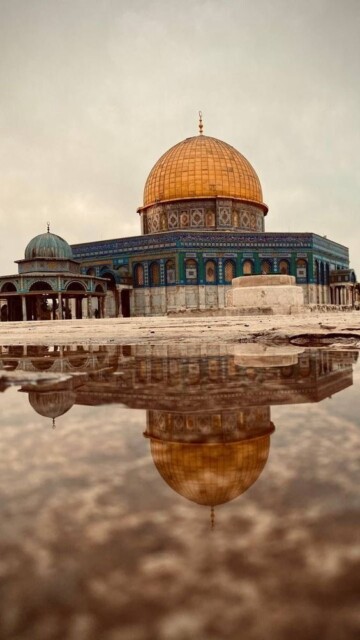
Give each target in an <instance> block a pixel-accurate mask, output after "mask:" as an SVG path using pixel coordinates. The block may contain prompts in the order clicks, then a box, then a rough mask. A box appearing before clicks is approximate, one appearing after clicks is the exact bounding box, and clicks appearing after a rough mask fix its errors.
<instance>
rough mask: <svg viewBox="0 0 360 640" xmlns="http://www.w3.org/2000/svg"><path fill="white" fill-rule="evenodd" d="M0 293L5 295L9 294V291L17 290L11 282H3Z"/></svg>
mask: <svg viewBox="0 0 360 640" xmlns="http://www.w3.org/2000/svg"><path fill="white" fill-rule="evenodd" d="M1 291H2V292H3V293H6V292H9V293H10V291H17V289H16V287H15V285H14V284H13V283H12V282H5V284H3V286H2V287H1Z"/></svg>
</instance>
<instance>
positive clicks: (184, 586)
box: [0, 344, 360, 640]
mask: <svg viewBox="0 0 360 640" xmlns="http://www.w3.org/2000/svg"><path fill="white" fill-rule="evenodd" d="M357 360H358V352H357V351H355V350H348V351H346V350H342V351H331V350H326V349H324V348H322V349H320V350H316V349H311V350H306V349H303V348H300V347H299V346H298V347H295V346H290V347H285V346H282V347H279V348H274V347H265V346H261V345H251V344H249V345H247V344H240V345H208V346H206V345H205V346H204V345H201V346H199V347H198V348H196V347H194V346H191V345H186V346H177V345H174V346H170V347H169V346H165V347H155V346H151V345H139V346H127V347H120V346H113V347H109V346H107V347H77V348H75V347H74V348H68V347H61V346H56V347H53V348H51V349H49V348H47V347H31V346H27V347H21V346H20V347H19V346H16V347H0V391H2V393H1V394H0V402H1V405H0V407H1V412H0V522H1V525H0V595H1V598H0V638H1V639H3V638H9V639H10V638H11V639H12V638H14V639H15V638H16V640H27V639H29V640H30V639H31V640H38V639H39V640H42V639H44V640H53V639H54V640H57V639H58V638H59V640H64V639H66V640H67V639H69V640H73V639H74V640H82V639H84V640H98V639H100V638H101V640H118V639H120V640H154V639H155V638H156V639H158V640H187V639H189V640H190V639H191V640H193V639H194V638H196V639H197V640H223V639H224V640H226V639H231V640H233V639H234V640H235V639H236V640H237V639H238V638H239V637H243V638H247V640H248V639H249V640H252V639H254V640H258V639H259V640H263V638H265V637H269V629H271V632H270V635H271V638H272V639H278V638H279V639H280V640H283V639H284V640H285V639H287V638H290V637H291V638H295V639H297V638H299V639H300V638H301V639H302V640H303V639H304V638H306V639H307V640H308V639H310V640H312V639H313V638H314V640H315V638H316V640H318V638H326V640H327V639H330V640H339V639H340V640H341V639H342V638H344V639H346V640H348V639H350V638H357V637H359V631H360V629H359V617H358V609H357V605H358V587H359V578H358V576H359V547H358V540H359V513H360V507H359V498H358V489H357V487H358V468H359V466H358V462H359V459H358V450H359V409H360V401H359V397H360V395H359V383H360V380H359V378H360V368H359V367H358V365H357ZM9 372H10V374H11V373H12V372H19V373H20V375H21V384H20V386H19V385H18V386H13V385H12V386H8V382H9V381H8V380H7V378H6V376H7V375H8V373H9ZM50 374H51V375H52V376H53V375H54V374H56V375H57V376H59V381H56V382H55V381H54V379H49V378H48V377H47V376H49V375H50ZM37 376H40V378H41V380H40V382H39V380H37ZM12 382H14V380H12ZM15 382H16V381H15Z"/></svg>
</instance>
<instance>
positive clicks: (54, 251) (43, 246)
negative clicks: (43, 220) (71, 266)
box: [25, 231, 73, 260]
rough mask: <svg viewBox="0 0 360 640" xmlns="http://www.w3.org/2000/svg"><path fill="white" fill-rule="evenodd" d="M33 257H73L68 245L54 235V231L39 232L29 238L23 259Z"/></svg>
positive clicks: (31, 258) (70, 258)
mask: <svg viewBox="0 0 360 640" xmlns="http://www.w3.org/2000/svg"><path fill="white" fill-rule="evenodd" d="M34 258H67V259H69V260H72V259H73V254H72V250H71V247H70V245H68V243H67V242H66V240H64V239H63V238H60V236H57V235H55V233H50V232H49V231H48V232H47V233H41V234H40V235H38V236H35V238H33V239H32V240H30V242H29V244H28V245H27V247H26V249H25V260H33V259H34Z"/></svg>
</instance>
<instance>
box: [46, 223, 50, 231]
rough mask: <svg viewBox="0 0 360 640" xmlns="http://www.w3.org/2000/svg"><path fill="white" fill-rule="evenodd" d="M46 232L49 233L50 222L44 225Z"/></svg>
mask: <svg viewBox="0 0 360 640" xmlns="http://www.w3.org/2000/svg"><path fill="white" fill-rule="evenodd" d="M46 228H47V232H48V233H50V222H47V223H46Z"/></svg>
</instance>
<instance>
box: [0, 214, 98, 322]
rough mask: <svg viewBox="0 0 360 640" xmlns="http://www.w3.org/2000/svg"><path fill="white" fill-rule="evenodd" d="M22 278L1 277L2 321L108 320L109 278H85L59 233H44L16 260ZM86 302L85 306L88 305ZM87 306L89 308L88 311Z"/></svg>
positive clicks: (16, 276)
mask: <svg viewBox="0 0 360 640" xmlns="http://www.w3.org/2000/svg"><path fill="white" fill-rule="evenodd" d="M16 262H17V264H18V274H17V275H10V276H1V277H0V309H1V320H3V321H4V320H13V321H21V320H50V319H53V320H56V319H58V320H63V319H67V318H69V319H70V318H72V317H76V318H82V317H83V315H87V317H91V316H92V315H93V302H94V303H95V304H94V310H96V309H97V313H96V315H97V316H99V317H103V316H104V299H105V296H106V291H107V281H106V279H105V278H100V277H96V276H90V275H83V274H82V273H81V271H80V262H79V261H77V260H74V257H73V252H72V249H71V247H70V245H69V244H68V243H67V242H66V240H64V239H63V238H61V237H60V236H58V235H56V234H55V233H51V232H50V228H49V225H48V228H47V232H46V233H41V234H39V235H37V236H35V238H33V239H32V240H30V242H29V244H28V245H27V247H26V249H25V257H24V259H22V260H16ZM84 301H85V305H84ZM84 306H85V308H84Z"/></svg>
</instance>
